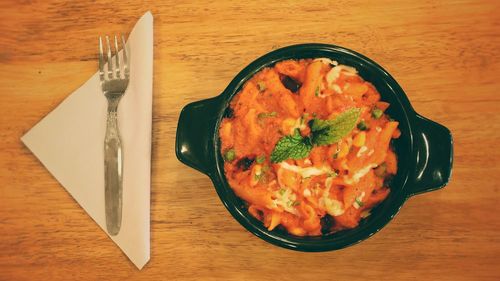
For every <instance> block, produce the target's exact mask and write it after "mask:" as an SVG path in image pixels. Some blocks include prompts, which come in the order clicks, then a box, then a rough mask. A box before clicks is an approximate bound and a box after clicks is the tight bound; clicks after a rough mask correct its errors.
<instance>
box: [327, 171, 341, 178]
mask: <svg viewBox="0 0 500 281" xmlns="http://www.w3.org/2000/svg"><path fill="white" fill-rule="evenodd" d="M327 175H328V177H330V178H335V177H337V176H338V174H337V173H336V172H329V173H328V174H327Z"/></svg>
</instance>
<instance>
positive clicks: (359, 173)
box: [344, 164, 377, 184]
mask: <svg viewBox="0 0 500 281" xmlns="http://www.w3.org/2000/svg"><path fill="white" fill-rule="evenodd" d="M375 167H377V165H375V164H370V165H367V166H366V167H364V168H361V169H359V170H358V171H357V172H356V173H354V175H352V177H351V178H348V177H346V176H344V182H345V183H347V184H353V183H358V182H359V180H360V179H361V178H362V177H364V176H365V175H366V174H368V172H370V170H371V169H372V168H375Z"/></svg>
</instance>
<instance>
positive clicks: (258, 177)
mask: <svg viewBox="0 0 500 281" xmlns="http://www.w3.org/2000/svg"><path fill="white" fill-rule="evenodd" d="M263 175H264V173H260V174H255V176H254V179H255V180H256V181H259V180H260V179H261V178H262V176H263Z"/></svg>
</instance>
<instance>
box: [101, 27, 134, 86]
mask: <svg viewBox="0 0 500 281" xmlns="http://www.w3.org/2000/svg"><path fill="white" fill-rule="evenodd" d="M114 37H115V42H114V49H115V51H114V53H115V63H113V60H112V57H111V53H112V51H111V48H112V47H111V44H110V42H109V36H107V35H106V47H107V52H106V53H107V63H108V67H107V71H106V72H105V71H104V64H105V59H104V48H103V44H102V37H101V36H99V76H100V78H101V81H104V80H106V79H109V80H111V79H123V78H125V79H128V78H129V75H130V73H129V66H128V54H127V48H126V46H125V37H124V36H123V35H122V36H121V45H122V49H123V53H122V56H123V62H122V63H120V56H119V54H118V51H119V50H118V41H119V40H118V39H117V36H116V35H115V36H114ZM121 66H122V67H123V71H121ZM121 73H123V77H122V76H121V75H120V74H121Z"/></svg>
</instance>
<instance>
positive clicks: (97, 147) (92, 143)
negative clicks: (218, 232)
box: [21, 12, 153, 269]
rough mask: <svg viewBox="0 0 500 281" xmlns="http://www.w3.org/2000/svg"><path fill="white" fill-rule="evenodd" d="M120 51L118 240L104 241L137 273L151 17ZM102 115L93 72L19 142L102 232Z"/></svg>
mask: <svg viewBox="0 0 500 281" xmlns="http://www.w3.org/2000/svg"><path fill="white" fill-rule="evenodd" d="M103 32H104V31H103ZM98 35H99V34H96V42H95V50H96V51H97V50H98V48H97V47H98V45H97V36H98ZM127 45H128V50H130V52H129V53H130V77H131V78H130V82H129V86H128V89H127V91H126V93H125V95H124V96H123V98H122V100H121V101H120V105H119V107H118V122H119V124H118V125H119V129H120V133H121V137H122V145H123V153H124V156H123V161H124V163H123V211H122V225H121V229H120V233H119V234H118V235H117V236H110V238H111V239H112V240H113V241H114V242H115V243H116V244H117V245H118V246H119V247H120V248H121V249H122V251H123V252H124V253H125V254H126V255H127V256H128V257H129V258H130V260H131V261H132V262H133V263H134V264H135V265H136V266H137V267H138V268H139V269H141V268H142V267H143V266H144V265H145V264H146V263H147V262H148V260H149V253H150V245H149V243H150V241H149V240H150V229H149V213H150V181H151V121H152V115H151V114H152V98H153V95H152V86H153V16H152V14H151V13H150V12H147V13H146V14H144V15H143V16H142V17H141V18H140V19H139V21H138V22H137V24H136V25H135V27H134V29H133V30H132V32H131V33H130V35H129V37H128V41H127ZM96 68H97V60H96ZM106 108H107V101H106V98H105V97H104V95H103V94H102V92H101V89H100V84H99V75H98V73H97V72H96V73H95V74H94V75H93V76H92V77H91V78H90V79H89V80H88V81H87V82H86V83H85V84H83V86H81V87H80V88H79V89H77V90H76V91H75V92H73V93H72V94H71V95H70V96H68V97H67V98H66V99H65V100H64V101H63V102H62V103H61V104H60V105H59V106H58V107H57V108H56V109H54V110H53V111H52V112H50V113H49V114H48V115H47V116H46V117H45V118H43V119H42V120H41V121H40V122H39V123H38V124H36V125H35V126H34V127H33V128H32V129H31V130H30V131H29V132H28V133H26V134H25V135H24V136H23V137H22V138H21V140H22V141H23V142H24V144H25V145H26V146H27V147H28V148H29V149H30V150H31V151H32V152H33V154H35V155H36V157H38V159H40V161H41V162H42V163H43V165H44V166H45V167H46V168H47V169H48V170H49V171H50V172H51V173H52V175H54V177H55V178H56V179H57V180H58V181H59V182H60V183H61V184H62V186H63V187H64V188H66V190H67V191H68V192H69V193H70V194H71V195H72V196H73V198H75V200H76V201H77V202H78V203H79V204H80V205H81V206H82V207H83V209H85V211H87V213H88V214H89V215H90V216H91V217H92V218H93V219H94V220H95V222H97V224H98V225H99V226H100V227H101V228H102V229H103V230H104V231H105V232H106V218H105V213H104V134H105V129H106ZM54 208H57V206H54ZM106 233H107V232H106Z"/></svg>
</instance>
